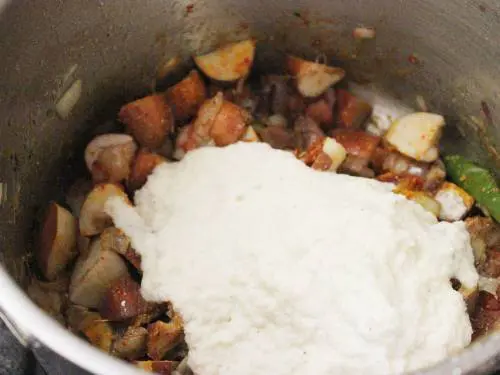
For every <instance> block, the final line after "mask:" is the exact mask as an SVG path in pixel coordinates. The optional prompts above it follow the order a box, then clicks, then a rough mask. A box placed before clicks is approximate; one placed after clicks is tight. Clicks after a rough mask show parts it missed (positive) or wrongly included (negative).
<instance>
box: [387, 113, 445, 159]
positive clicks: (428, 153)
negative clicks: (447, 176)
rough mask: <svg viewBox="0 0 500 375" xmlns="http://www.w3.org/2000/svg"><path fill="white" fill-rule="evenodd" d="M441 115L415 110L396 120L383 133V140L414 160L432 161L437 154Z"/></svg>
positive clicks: (442, 123) (442, 122) (442, 119)
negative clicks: (415, 111)
mask: <svg viewBox="0 0 500 375" xmlns="http://www.w3.org/2000/svg"><path fill="white" fill-rule="evenodd" d="M444 125H445V121H444V118H443V116H440V115H436V114H433V113H427V112H417V113H412V114H409V115H406V116H404V117H401V118H400V119H398V120H396V121H395V122H394V123H393V124H392V125H391V127H390V128H389V131H388V132H387V133H386V135H385V140H386V141H387V142H388V143H389V144H390V145H391V146H393V147H395V148H396V149H397V150H398V151H399V152H401V153H402V154H404V155H406V156H409V157H410V158H413V159H415V160H419V161H426V162H432V161H435V160H436V159H437V158H438V156H439V152H438V149H437V147H438V144H439V139H440V138H441V133H442V128H443V126H444Z"/></svg>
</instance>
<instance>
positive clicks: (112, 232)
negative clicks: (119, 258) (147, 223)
mask: <svg viewBox="0 0 500 375" xmlns="http://www.w3.org/2000/svg"><path fill="white" fill-rule="evenodd" d="M100 239H101V249H102V251H114V252H115V253H118V254H121V255H125V254H126V253H127V250H128V249H129V247H130V238H129V237H128V236H127V235H126V234H125V233H124V232H123V231H122V230H121V229H118V228H116V227H109V228H106V229H105V230H104V231H103V232H102V233H101V236H100Z"/></svg>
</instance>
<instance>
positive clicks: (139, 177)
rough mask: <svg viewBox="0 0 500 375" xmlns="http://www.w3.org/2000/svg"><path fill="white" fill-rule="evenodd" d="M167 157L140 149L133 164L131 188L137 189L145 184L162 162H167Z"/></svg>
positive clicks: (129, 183) (130, 179)
mask: <svg viewBox="0 0 500 375" xmlns="http://www.w3.org/2000/svg"><path fill="white" fill-rule="evenodd" d="M166 162H167V159H165V158H164V157H163V156H160V155H158V154H155V153H153V152H149V151H146V150H144V149H142V150H139V152H138V153H137V156H136V158H135V161H134V164H133V166H132V173H130V178H129V180H128V186H129V188H130V189H131V190H137V189H140V188H141V187H143V186H144V184H145V183H146V181H147V179H148V176H149V175H150V174H151V173H152V172H153V170H154V169H155V168H156V167H157V166H158V165H160V164H161V163H166Z"/></svg>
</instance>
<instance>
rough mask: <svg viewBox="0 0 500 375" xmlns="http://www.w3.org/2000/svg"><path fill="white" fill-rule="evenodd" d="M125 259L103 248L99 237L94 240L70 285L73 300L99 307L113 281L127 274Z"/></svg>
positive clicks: (70, 294)
mask: <svg viewBox="0 0 500 375" xmlns="http://www.w3.org/2000/svg"><path fill="white" fill-rule="evenodd" d="M127 272H128V271H127V266H126V264H125V261H124V260H123V259H122V258H121V257H120V255H118V254H117V253H115V252H113V251H109V250H103V249H102V247H101V240H100V239H99V238H97V239H95V240H94V241H92V243H91V244H90V248H89V253H88V255H87V256H80V257H79V259H78V261H77V263H76V265H75V269H74V270H73V275H72V276H71V283H70V286H69V298H70V300H71V302H73V303H75V304H78V305H82V306H85V307H88V308H97V307H99V304H100V302H101V300H102V298H103V296H104V294H105V293H106V291H107V290H108V289H109V288H110V286H111V285H112V283H113V282H114V281H115V280H116V279H118V278H120V277H122V276H123V275H125V274H127Z"/></svg>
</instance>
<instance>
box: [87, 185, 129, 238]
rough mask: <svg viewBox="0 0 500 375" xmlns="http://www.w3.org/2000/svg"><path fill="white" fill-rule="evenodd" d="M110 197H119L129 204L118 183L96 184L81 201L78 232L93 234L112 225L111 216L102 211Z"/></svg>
mask: <svg viewBox="0 0 500 375" xmlns="http://www.w3.org/2000/svg"><path fill="white" fill-rule="evenodd" d="M111 197H120V198H121V199H123V200H124V201H125V202H127V203H129V204H130V201H129V199H128V197H127V194H125V192H124V191H123V188H122V187H121V186H120V185H116V184H111V183H106V184H98V185H96V186H95V187H94V188H93V189H92V191H91V192H90V193H89V195H88V196H87V199H86V200H85V202H84V203H83V207H82V210H81V213H80V233H81V234H82V235H83V236H93V235H96V234H99V233H101V232H102V231H103V230H104V229H106V228H107V227H110V226H111V225H113V221H112V220H111V217H110V216H109V215H108V214H107V213H106V212H104V205H105V204H106V201H107V200H108V199H109V198H111Z"/></svg>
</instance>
